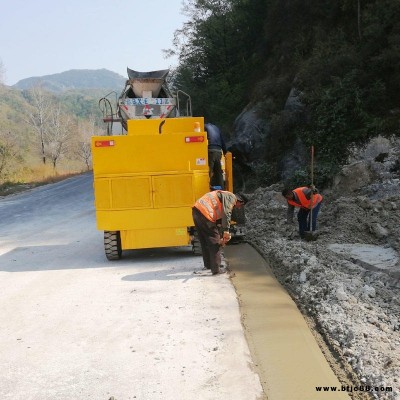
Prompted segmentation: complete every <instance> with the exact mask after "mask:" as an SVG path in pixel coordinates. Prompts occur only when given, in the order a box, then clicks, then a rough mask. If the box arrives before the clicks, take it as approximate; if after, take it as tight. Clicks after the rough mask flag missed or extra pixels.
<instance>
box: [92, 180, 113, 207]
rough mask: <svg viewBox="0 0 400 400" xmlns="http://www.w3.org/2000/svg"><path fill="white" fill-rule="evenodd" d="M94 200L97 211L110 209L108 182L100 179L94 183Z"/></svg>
mask: <svg viewBox="0 0 400 400" xmlns="http://www.w3.org/2000/svg"><path fill="white" fill-rule="evenodd" d="M93 187H94V198H95V203H94V204H95V207H96V209H97V210H100V209H109V208H111V196H110V180H109V179H101V180H95V181H94V185H93Z"/></svg>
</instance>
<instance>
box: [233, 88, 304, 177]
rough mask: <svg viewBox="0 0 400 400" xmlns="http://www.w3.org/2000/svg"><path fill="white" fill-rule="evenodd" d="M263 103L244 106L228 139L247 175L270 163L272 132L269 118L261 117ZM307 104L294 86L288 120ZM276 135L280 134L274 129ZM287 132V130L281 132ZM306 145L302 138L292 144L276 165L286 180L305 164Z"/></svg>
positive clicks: (288, 100) (290, 97)
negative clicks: (231, 135)
mask: <svg viewBox="0 0 400 400" xmlns="http://www.w3.org/2000/svg"><path fill="white" fill-rule="evenodd" d="M260 108H261V106H260V105H257V104H256V105H254V106H253V107H251V108H248V109H245V110H244V111H243V112H242V113H241V114H240V115H239V116H238V117H237V119H236V121H235V124H234V134H233V138H232V140H231V141H230V142H229V143H228V148H229V150H230V151H232V153H233V155H234V157H235V161H236V163H237V164H239V166H240V167H241V173H243V174H244V175H246V176H249V175H251V174H258V173H259V171H260V170H262V169H263V167H264V166H265V165H266V164H267V163H268V161H269V160H267V154H268V153H273V149H268V141H269V140H268V139H269V138H270V135H271V133H272V132H271V127H270V122H269V121H268V120H265V119H263V118H261V117H260V116H259V115H260V112H259V110H260ZM303 109H304V106H303V105H302V103H301V102H300V99H299V93H298V91H297V90H296V89H294V88H293V89H292V90H291V91H290V93H289V96H288V99H287V100H286V104H285V107H284V110H283V112H284V113H285V118H286V120H291V121H292V122H293V121H295V120H296V119H297V118H299V116H300V115H301V114H302V112H303ZM274 135H279V134H277V133H274ZM282 135H284V133H282ZM285 140H288V138H281V137H275V141H278V142H281V141H285ZM306 160H307V157H306V149H305V148H304V145H303V144H302V142H301V140H299V139H297V140H296V141H295V142H294V143H293V147H292V149H291V150H290V151H288V152H287V153H286V154H285V155H284V157H283V158H282V160H281V161H280V163H279V165H277V166H276V167H277V169H278V170H279V171H280V173H281V178H282V179H283V180H285V179H287V178H288V177H291V176H293V174H294V172H295V171H296V170H297V169H299V168H301V167H303V166H304V165H306V163H307V161H306Z"/></svg>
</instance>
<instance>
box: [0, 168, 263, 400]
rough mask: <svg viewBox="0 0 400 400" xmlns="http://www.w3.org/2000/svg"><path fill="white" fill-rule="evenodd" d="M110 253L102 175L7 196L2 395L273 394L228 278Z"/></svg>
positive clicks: (47, 398) (96, 399)
mask: <svg viewBox="0 0 400 400" xmlns="http://www.w3.org/2000/svg"><path fill="white" fill-rule="evenodd" d="M200 268H201V258H199V257H195V256H192V254H191V251H190V248H189V247H188V248H169V249H156V250H140V251H130V252H125V253H124V258H123V259H122V260H120V261H116V262H109V261H107V260H106V258H105V256H104V250H103V235H102V232H99V231H97V230H96V225H95V215H94V208H93V194H92V175H91V174H85V175H81V176H78V177H75V178H71V179H67V180H65V181H62V182H59V183H57V184H53V185H47V186H42V187H39V188H36V189H33V190H30V191H28V192H25V193H22V194H19V195H15V196H9V197H5V198H3V199H0V307H1V313H0V371H1V374H0V395H1V396H0V397H1V399H2V400H5V399H13V400H19V399H21V400H36V399H37V400H39V399H40V400H71V399H93V400H101V399H105V400H108V399H109V398H110V397H112V396H114V398H115V399H116V400H128V399H138V400H139V399H140V400H150V399H151V400H157V399H160V400H161V399H162V400H169V399H171V400H172V399H174V400H176V399H180V400H185V399H190V400H192V399H200V400H203V399H204V400H208V399H209V400H218V399H221V400H225V399H226V400H228V399H229V400H235V399H237V400H253V399H254V400H255V399H260V398H263V394H262V388H261V385H260V380H259V377H258V375H257V374H256V373H255V372H254V368H253V367H254V365H253V363H252V360H251V357H250V353H249V348H248V346H247V343H246V340H245V338H244V334H243V329H242V325H241V322H240V313H239V307H238V301H237V298H236V294H235V290H234V288H233V286H232V284H231V281H230V280H229V278H228V277H227V276H224V275H221V276H214V277H213V276H199V275H195V274H193V271H194V270H195V269H200Z"/></svg>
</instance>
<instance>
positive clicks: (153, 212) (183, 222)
mask: <svg viewBox="0 0 400 400" xmlns="http://www.w3.org/2000/svg"><path fill="white" fill-rule="evenodd" d="M96 220H97V228H98V229H99V230H102V231H122V230H134V229H147V228H149V229H150V228H151V229H157V228H168V227H171V226H193V219H192V207H179V208H172V207H171V208H148V209H147V208H144V209H137V210H96Z"/></svg>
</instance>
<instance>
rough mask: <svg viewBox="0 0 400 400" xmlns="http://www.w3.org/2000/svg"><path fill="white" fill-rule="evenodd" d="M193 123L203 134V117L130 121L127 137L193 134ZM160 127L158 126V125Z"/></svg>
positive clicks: (128, 122)
mask: <svg viewBox="0 0 400 400" xmlns="http://www.w3.org/2000/svg"><path fill="white" fill-rule="evenodd" d="M195 122H199V123H200V130H201V131H202V132H204V118H203V117H181V118H165V119H131V120H128V121H127V124H128V135H137V134H139V135H159V134H160V129H161V132H162V133H161V134H165V133H174V132H185V133H187V132H193V131H194V125H195ZM161 123H162V125H161V126H160V124H161Z"/></svg>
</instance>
